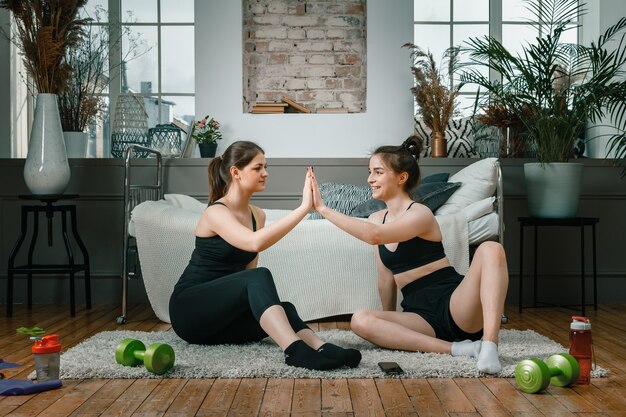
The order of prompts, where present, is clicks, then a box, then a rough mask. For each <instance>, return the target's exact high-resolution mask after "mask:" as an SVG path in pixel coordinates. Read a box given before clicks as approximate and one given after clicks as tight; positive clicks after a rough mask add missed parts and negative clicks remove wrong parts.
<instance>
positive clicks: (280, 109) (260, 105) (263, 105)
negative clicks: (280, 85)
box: [252, 96, 311, 114]
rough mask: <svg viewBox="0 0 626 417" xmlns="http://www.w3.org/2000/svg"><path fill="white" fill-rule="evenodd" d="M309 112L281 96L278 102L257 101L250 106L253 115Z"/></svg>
mask: <svg viewBox="0 0 626 417" xmlns="http://www.w3.org/2000/svg"><path fill="white" fill-rule="evenodd" d="M310 112H311V110H309V109H307V108H306V107H304V106H303V105H302V104H299V103H296V102H295V101H293V100H291V99H290V98H289V97H285V96H283V97H282V98H281V99H280V101H257V102H256V103H254V105H253V106H252V113H254V114H281V113H310Z"/></svg>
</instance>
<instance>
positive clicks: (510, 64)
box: [461, 0, 626, 217]
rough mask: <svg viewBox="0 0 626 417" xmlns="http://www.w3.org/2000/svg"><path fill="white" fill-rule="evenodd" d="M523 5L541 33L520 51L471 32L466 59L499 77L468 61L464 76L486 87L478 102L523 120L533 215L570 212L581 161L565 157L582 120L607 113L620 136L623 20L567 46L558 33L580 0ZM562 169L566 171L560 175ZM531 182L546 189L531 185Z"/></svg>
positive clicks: (624, 87) (528, 0) (625, 58)
mask: <svg viewBox="0 0 626 417" xmlns="http://www.w3.org/2000/svg"><path fill="white" fill-rule="evenodd" d="M524 3H525V6H526V8H527V9H528V11H529V12H530V13H531V14H532V16H533V23H535V24H537V25H538V24H539V23H541V27H542V31H541V35H539V36H538V37H537V38H536V40H535V42H534V43H527V44H525V45H523V48H522V50H521V52H519V53H517V54H513V53H512V52H510V51H509V50H507V49H506V48H505V47H504V46H503V45H502V44H501V43H500V42H499V41H498V40H496V39H494V38H492V37H489V36H486V37H482V38H471V39H470V40H469V41H467V48H466V50H467V51H468V52H469V58H470V63H472V64H477V65H479V66H483V67H487V68H489V69H490V70H493V71H496V72H497V73H499V74H500V76H501V80H496V81H491V80H489V79H488V78H487V77H486V76H484V75H483V74H482V73H480V72H479V71H478V69H477V68H474V69H472V68H471V67H470V68H469V69H466V70H465V71H463V73H462V74H461V81H462V83H475V84H478V85H479V86H480V87H481V88H482V89H485V90H486V91H487V92H488V93H489V97H488V101H487V102H485V103H482V104H483V108H484V109H489V108H490V107H489V106H491V108H501V109H505V110H506V112H508V113H509V114H510V115H513V116H514V117H516V118H517V119H519V120H521V121H522V129H523V137H524V140H525V141H527V144H529V145H530V146H532V147H533V148H534V149H535V151H536V153H537V159H538V161H539V162H538V163H529V164H525V166H524V171H525V174H526V179H527V194H528V200H529V210H530V213H531V215H533V216H538V217H573V216H575V215H576V211H577V208H578V199H579V188H580V181H581V176H582V165H581V164H573V163H571V162H568V161H569V160H570V158H572V157H573V152H574V145H575V143H576V142H577V141H578V140H579V138H580V137H581V136H584V133H585V128H586V124H587V123H592V124H594V123H600V122H601V121H602V120H603V119H604V118H605V116H612V120H613V121H615V123H616V127H617V128H618V130H617V132H618V133H616V134H614V135H613V136H612V138H611V143H620V142H619V141H620V140H621V141H622V143H623V142H624V128H625V127H626V105H625V104H624V103H625V102H626V81H625V80H624V78H623V74H624V71H625V70H626V43H624V42H623V36H624V32H625V29H626V18H622V19H620V20H619V21H618V22H617V23H616V24H615V25H613V26H611V27H609V28H608V29H607V30H606V31H605V32H604V34H602V35H601V36H600V37H599V38H598V39H597V41H596V42H593V43H592V44H591V45H590V46H585V45H579V44H568V43H564V42H562V40H561V38H562V35H563V34H564V33H565V32H566V31H567V30H573V29H575V28H576V27H577V25H578V22H579V21H580V17H581V16H582V15H583V14H584V13H585V12H586V10H585V8H584V4H579V2H578V0H524ZM617 37H622V42H617V43H615V44H613V45H609V43H610V42H611V41H613V40H614V39H615V38H617ZM612 47H614V48H615V49H612ZM622 146H626V145H622ZM617 148H619V146H617ZM561 170H567V171H568V172H569V171H571V173H570V174H562V173H561ZM532 180H536V181H538V183H539V184H538V185H542V186H546V187H541V188H535V186H534V184H535V182H534V181H532ZM553 181H556V182H555V183H554V182H553ZM544 203H547V205H544Z"/></svg>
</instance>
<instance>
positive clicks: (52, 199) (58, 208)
mask: <svg viewBox="0 0 626 417" xmlns="http://www.w3.org/2000/svg"><path fill="white" fill-rule="evenodd" d="M76 197H78V195H76V194H57V195H20V196H19V198H20V199H22V200H30V201H35V200H36V201H40V202H42V203H44V205H24V206H22V218H21V230H20V236H19V237H18V239H17V242H16V244H15V247H14V248H13V251H12V252H11V255H10V257H9V266H8V271H7V317H11V316H12V315H13V275H15V274H25V275H27V277H28V278H27V289H28V294H27V306H28V309H31V308H32V305H33V299H32V290H33V275H34V274H69V275H70V313H71V315H72V317H73V316H75V315H76V299H75V296H74V274H75V273H77V272H81V271H83V272H84V274H85V301H86V305H87V306H86V307H87V309H90V308H91V284H90V280H89V254H88V253H87V248H86V247H85V245H84V244H83V241H82V239H81V238H80V236H79V234H78V230H77V228H76V205H75V204H66V205H55V204H54V203H56V202H57V201H59V200H70V199H73V198H76ZM56 212H59V213H61V229H62V230H61V232H62V234H63V243H64V244H65V252H66V253H67V258H68V262H67V264H53V265H43V264H36V263H33V252H34V250H35V244H36V243H37V238H38V237H39V213H45V214H46V219H47V229H48V246H52V235H53V233H52V218H53V217H54V213H56ZM29 213H32V214H33V216H32V217H33V231H32V234H31V240H30V245H29V248H28V261H27V263H26V264H24V265H19V266H15V258H16V257H17V255H18V253H19V252H20V249H21V248H22V244H23V243H24V239H25V238H26V234H27V232H28V218H29ZM68 213H69V215H70V224H71V227H72V236H73V238H74V241H75V242H76V244H77V245H78V248H79V249H80V252H81V254H82V257H83V263H82V264H79V263H76V262H75V261H74V254H73V253H72V247H71V246H70V240H69V235H68V232H67V214H68Z"/></svg>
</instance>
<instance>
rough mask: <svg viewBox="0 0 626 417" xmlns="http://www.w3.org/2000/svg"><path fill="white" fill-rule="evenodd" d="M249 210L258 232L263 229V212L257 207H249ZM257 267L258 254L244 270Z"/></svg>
mask: <svg viewBox="0 0 626 417" xmlns="http://www.w3.org/2000/svg"><path fill="white" fill-rule="evenodd" d="M250 209H251V210H252V215H253V216H254V219H255V220H256V230H260V229H262V228H264V227H265V212H264V211H263V209H261V208H260V207H257V206H253V205H250ZM258 265H259V254H257V255H256V256H255V257H254V259H253V260H252V261H250V263H249V264H248V265H246V269H252V268H256V267H257V266H258Z"/></svg>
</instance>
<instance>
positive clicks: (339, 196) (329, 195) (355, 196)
mask: <svg viewBox="0 0 626 417" xmlns="http://www.w3.org/2000/svg"><path fill="white" fill-rule="evenodd" d="M320 192H321V194H322V199H323V200H324V203H325V204H326V206H327V207H328V208H331V209H333V210H337V211H338V212H340V213H343V214H347V215H350V213H351V212H352V210H353V209H354V208H355V207H356V206H358V205H359V204H361V203H363V202H364V201H367V200H368V199H370V198H372V189H371V188H370V187H369V186H367V185H354V184H338V183H334V182H323V183H320ZM321 218H322V216H321V215H320V214H319V213H317V212H315V213H312V214H311V217H309V219H312V220H314V219H321Z"/></svg>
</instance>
